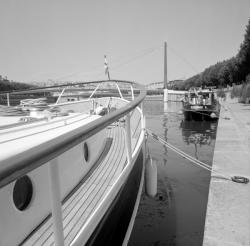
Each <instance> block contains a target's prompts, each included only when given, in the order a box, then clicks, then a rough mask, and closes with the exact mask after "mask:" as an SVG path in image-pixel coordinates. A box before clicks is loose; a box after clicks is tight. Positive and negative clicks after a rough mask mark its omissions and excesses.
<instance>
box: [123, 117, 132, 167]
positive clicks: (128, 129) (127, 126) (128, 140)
mask: <svg viewBox="0 0 250 246" xmlns="http://www.w3.org/2000/svg"><path fill="white" fill-rule="evenodd" d="M125 131H126V137H125V139H126V147H127V159H128V164H130V163H131V161H132V146H131V127H130V113H128V114H127V115H126V123H125Z"/></svg>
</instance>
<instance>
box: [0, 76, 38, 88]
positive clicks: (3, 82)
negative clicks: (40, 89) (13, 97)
mask: <svg viewBox="0 0 250 246" xmlns="http://www.w3.org/2000/svg"><path fill="white" fill-rule="evenodd" d="M32 87H34V86H32V85H29V84H26V83H20V82H14V81H10V80H9V79H8V78H7V77H6V76H5V77H3V76H2V75H0V92H3V91H13V90H23V89H29V88H32Z"/></svg>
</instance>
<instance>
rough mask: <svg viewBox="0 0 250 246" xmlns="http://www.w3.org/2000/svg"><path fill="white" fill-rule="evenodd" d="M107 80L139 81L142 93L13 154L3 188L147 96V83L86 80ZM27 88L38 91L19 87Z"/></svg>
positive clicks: (5, 165) (4, 167)
mask: <svg viewBox="0 0 250 246" xmlns="http://www.w3.org/2000/svg"><path fill="white" fill-rule="evenodd" d="M103 82H119V83H121V82H122V83H128V84H135V85H137V86H138V89H140V94H139V96H138V97H136V98H135V99H134V100H133V101H132V102H130V103H128V104H127V105H126V106H124V107H122V108H120V109H117V110H116V111H113V112H111V113H109V114H107V115H105V116H103V117H101V118H100V119H97V120H95V121H94V122H91V123H89V124H87V125H84V126H82V127H80V128H79V129H76V130H74V131H72V132H70V133H66V134H63V135H62V136H59V137H58V138H56V139H53V140H51V141H50V142H49V143H46V144H41V145H39V146H37V147H34V148H33V149H32V151H31V150H27V151H25V152H23V153H21V154H19V155H18V156H13V157H10V158H8V159H5V160H3V161H1V163H0V188H2V187H3V186H5V185H7V184H9V183H11V182H12V181H14V180H16V179H18V178H20V177H22V176H23V175H25V174H26V173H28V172H30V171H32V170H34V169H36V168H38V167H39V166H42V165H43V164H45V163H46V162H48V161H50V160H53V159H55V158H56V157H57V156H59V155H60V154H62V153H64V152H65V151H67V150H68V149H70V148H72V147H74V146H75V145H77V144H79V143H80V142H82V141H84V140H86V139H88V138H89V137H91V136H92V135H94V134H95V133H97V132H98V131H100V130H102V129H104V128H105V127H107V126H108V125H110V124H112V123H113V122H115V121H116V120H118V119H120V118H121V117H123V116H125V115H127V114H128V113H129V112H130V111H132V110H133V109H134V108H135V107H137V106H138V105H139V104H140V103H141V102H142V101H143V99H144V98H145V96H146V91H145V88H144V86H142V85H140V84H136V83H133V82H129V81H123V80H111V81H93V82H86V83H84V84H99V83H103ZM70 85H71V84H70ZM63 86H67V85H63ZM53 87H54V86H53ZM57 87H58V86H57ZM61 87H62V86H61ZM49 88H52V87H49ZM39 89H40V88H39ZM27 91H35V89H30V90H24V91H18V93H20V92H27ZM12 93H17V92H14V91H13V92H12Z"/></svg>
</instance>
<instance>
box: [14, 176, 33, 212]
mask: <svg viewBox="0 0 250 246" xmlns="http://www.w3.org/2000/svg"><path fill="white" fill-rule="evenodd" d="M32 195H33V187H32V182H31V180H30V178H29V177H28V176H27V175H25V176H23V177H21V178H20V179H18V180H17V181H16V183H15V185H14V190H13V201H14V204H15V206H16V208H17V209H18V210H20V211H23V210H25V209H26V208H27V207H28V206H29V204H30V202H31V198H32Z"/></svg>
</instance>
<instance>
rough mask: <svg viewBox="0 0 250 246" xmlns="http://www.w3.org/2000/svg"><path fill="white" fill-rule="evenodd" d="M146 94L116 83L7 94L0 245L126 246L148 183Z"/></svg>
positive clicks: (0, 111) (1, 136)
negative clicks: (13, 100) (145, 178)
mask: <svg viewBox="0 0 250 246" xmlns="http://www.w3.org/2000/svg"><path fill="white" fill-rule="evenodd" d="M112 85H114V86H115V87H113V88H116V89H117V91H118V92H119V93H117V94H118V96H110V93H109V89H110V88H111V87H112ZM122 87H124V88H123V89H121V88H122ZM134 87H135V88H134ZM126 91H127V92H126ZM87 92H88V93H89V95H88V98H83V95H84V96H86V93H87ZM113 92H114V90H113V91H112V94H114V93H113ZM122 92H123V93H122ZM21 93H22V94H23V95H25V96H26V99H24V96H20V97H19V96H18V95H20V94H21ZM36 93H37V96H36ZM107 93H109V96H107V97H106V96H105V95H106V94H107ZM125 93H126V94H125ZM97 94H98V95H97ZM135 95H136V97H135ZM145 95H146V93H145V89H144V87H142V86H140V85H138V84H135V83H132V82H128V81H117V80H115V81H114V80H108V81H96V82H88V83H78V84H67V85H64V86H58V87H56V86H51V87H46V88H37V89H31V90H26V91H14V92H5V93H1V95H0V96H1V97H2V99H4V98H5V102H6V104H7V105H1V106H0V147H1V152H0V200H1V211H0V245H4V246H11V245H23V246H24V245H25V246H28V245H36V246H37V245H57V246H62V245H72V246H73V245H74V246H77V245H126V244H127V242H128V239H129V236H130V233H131V231H132V227H133V223H134V220H135V216H136V213H137V209H138V205H139V201H140V196H141V192H142V187H143V179H144V161H145V122H144V120H145V117H144V115H143V110H142V103H143V100H144V97H145ZM41 96H42V97H41ZM125 96H126V99H125ZM12 98H13V99H15V104H16V105H14V106H13V105H12V101H11V99H12ZM17 98H21V99H20V100H19V102H17ZM47 98H50V102H51V101H52V102H53V103H48V102H47V101H46V99H47ZM53 98H54V100H53Z"/></svg>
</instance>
